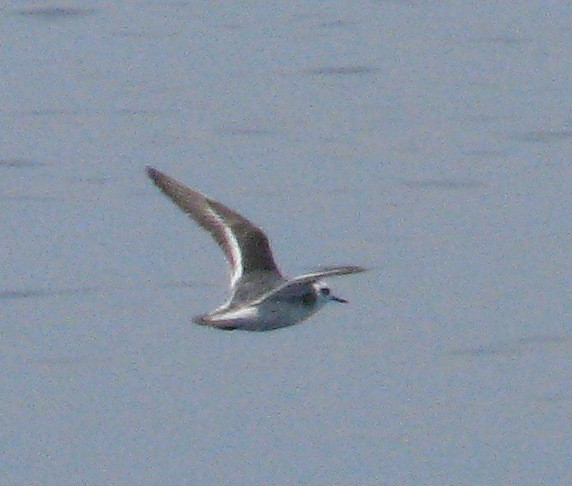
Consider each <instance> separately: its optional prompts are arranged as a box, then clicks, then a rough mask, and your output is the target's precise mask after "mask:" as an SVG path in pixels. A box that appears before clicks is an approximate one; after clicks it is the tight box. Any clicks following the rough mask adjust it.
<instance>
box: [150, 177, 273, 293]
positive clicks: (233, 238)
mask: <svg viewBox="0 0 572 486" xmlns="http://www.w3.org/2000/svg"><path fill="white" fill-rule="evenodd" d="M147 174H148V175H149V177H150V178H151V180H152V181H153V182H154V183H155V185H156V186H157V187H158V188H159V189H161V191H163V193H164V194H166V195H167V196H169V197H170V198H171V200H172V201H173V202H174V203H175V204H176V205H177V206H179V208H181V209H182V210H183V211H184V212H185V213H187V214H188V215H189V216H191V218H193V219H194V220H195V221H196V222H197V223H198V224H199V225H200V226H201V227H202V228H204V229H206V230H207V231H208V232H209V233H210V234H211V236H212V237H213V239H214V240H215V241H216V242H217V243H218V245H219V246H220V247H221V249H222V251H223V253H224V255H225V258H226V260H227V261H228V263H229V264H230V267H231V287H233V288H234V287H235V286H236V284H237V283H238V282H239V280H240V279H241V278H243V277H244V276H247V275H248V274H250V273H252V272H257V271H267V272H271V273H274V274H276V275H277V276H280V272H279V270H278V267H277V266H276V263H275V262H274V258H273V256H272V250H271V249H270V244H269V243H268V238H267V237H266V235H265V234H264V233H263V232H262V230H261V229H260V228H258V227H257V226H256V225H254V224H253V223H252V222H251V221H249V220H248V219H246V218H245V217H244V216H242V215H240V214H238V213H237V212H236V211H233V210H232V209H230V208H228V207H226V206H225V205H224V204H221V203H219V202H217V201H214V200H212V199H210V198H208V197H207V196H205V195H204V194H201V193H200V192H198V191H195V190H193V189H190V188H188V187H187V186H185V185H183V184H181V183H180V182H178V181H176V180H175V179H173V178H172V177H169V176H168V175H166V174H164V173H162V172H160V171H158V170H157V169H154V168H152V167H147Z"/></svg>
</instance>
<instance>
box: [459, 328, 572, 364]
mask: <svg viewBox="0 0 572 486" xmlns="http://www.w3.org/2000/svg"><path fill="white" fill-rule="evenodd" d="M571 341H572V334H565V333H562V334H545V335H543V334H537V335H533V336H526V337H522V338H519V339H515V340H510V341H504V342H500V343H497V344H482V345H477V346H468V347H466V348H461V349H457V350H454V351H451V352H450V353H448V356H451V357H466V356H469V357H471V356H472V357H477V358H479V357H487V356H515V355H521V354H523V353H524V352H526V351H530V350H532V349H535V348H538V347H539V346H546V345H562V344H567V343H569V342H571Z"/></svg>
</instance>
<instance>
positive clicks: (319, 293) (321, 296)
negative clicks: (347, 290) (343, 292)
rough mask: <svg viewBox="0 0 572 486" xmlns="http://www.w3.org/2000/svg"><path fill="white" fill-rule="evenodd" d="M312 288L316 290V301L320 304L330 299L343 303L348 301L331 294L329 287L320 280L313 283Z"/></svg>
mask: <svg viewBox="0 0 572 486" xmlns="http://www.w3.org/2000/svg"><path fill="white" fill-rule="evenodd" d="M314 290H315V291H316V297H317V303H318V304H320V305H324V304H325V303H326V302H330V301H332V300H334V301H336V302H342V303H343V304H347V303H348V301H347V300H346V299H342V298H341V297H336V296H335V295H333V294H332V292H331V290H330V287H328V286H327V285H326V284H325V283H324V282H322V281H320V280H318V281H317V282H315V283H314Z"/></svg>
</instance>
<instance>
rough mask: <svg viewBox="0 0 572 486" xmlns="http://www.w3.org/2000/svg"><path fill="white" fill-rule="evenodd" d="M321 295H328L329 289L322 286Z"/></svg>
mask: <svg viewBox="0 0 572 486" xmlns="http://www.w3.org/2000/svg"><path fill="white" fill-rule="evenodd" d="M321 292H322V295H330V289H329V288H327V287H324V288H322V289H321Z"/></svg>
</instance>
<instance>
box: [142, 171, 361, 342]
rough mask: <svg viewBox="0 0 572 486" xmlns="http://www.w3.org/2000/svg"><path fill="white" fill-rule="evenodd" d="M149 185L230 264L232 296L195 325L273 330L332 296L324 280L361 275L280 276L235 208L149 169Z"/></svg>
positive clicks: (258, 235)
mask: <svg viewBox="0 0 572 486" xmlns="http://www.w3.org/2000/svg"><path fill="white" fill-rule="evenodd" d="M147 173H148V175H149V177H150V178H151V179H152V180H153V182H154V183H155V184H156V185H157V187H159V189H161V190H162V191H163V192H164V193H165V194H166V195H167V196H169V197H170V198H171V199H172V200H173V202H174V203H175V204H177V206H179V207H180V208H181V209H182V210H183V211H184V212H185V213H187V214H188V215H189V216H191V217H192V218H193V219H194V220H195V221H196V222H197V223H198V224H199V225H200V226H202V227H203V228H204V229H206V230H207V231H208V232H209V233H210V234H211V236H212V237H213V238H214V240H215V241H216V242H217V243H218V244H219V246H220V247H221V249H222V250H223V252H224V254H225V257H226V259H227V260H228V262H229V264H230V266H231V290H232V296H231V298H230V300H229V301H228V302H226V303H225V304H223V305H222V306H220V307H219V308H217V309H215V310H214V311H212V312H210V313H208V314H203V315H201V316H197V317H196V318H195V319H194V321H195V322H196V323H197V324H202V325H208V326H212V327H216V328H219V329H226V330H233V329H241V330H245V331H271V330H274V329H279V328H281V327H286V326H291V325H293V324H296V323H298V322H301V321H303V320H305V319H307V318H308V317H310V316H311V315H312V314H314V313H315V312H317V311H318V310H319V309H320V308H322V307H323V306H324V305H325V304H326V303H327V302H329V301H332V300H334V301H338V302H347V301H345V300H344V299H340V298H339V297H335V296H333V295H332V294H331V293H330V290H329V288H328V287H327V286H326V285H325V284H324V283H323V282H322V281H321V280H320V279H321V278H322V277H328V276H336V275H348V274H351V273H358V272H363V271H364V270H365V269H364V268H362V267H358V266H344V267H331V268H324V269H321V270H316V271H315V272H311V273H308V274H305V275H301V276H300V277H296V278H293V279H286V278H284V277H283V276H282V274H281V273H280V271H279V270H278V267H277V266H276V263H275V262H274V258H273V256H272V250H271V249H270V244H269V243H268V238H267V237H266V235H265V234H264V233H263V232H262V230H261V229H260V228H258V227H257V226H256V225H254V224H253V223H252V222H250V221H249V220H248V219H246V218H245V217H243V216H241V215H240V214H238V213H237V212H235V211H234V210H232V209H230V208H228V207H226V206H224V205H223V204H221V203H219V202H217V201H214V200H212V199H210V198H208V197H207V196H205V195H203V194H201V193H200V192H198V191H195V190H193V189H190V188H188V187H186V186H184V185H183V184H181V183H179V182H177V181H176V180H175V179H173V178H171V177H169V176H167V175H165V174H163V173H162V172H160V171H158V170H156V169H153V168H151V167H148V168H147Z"/></svg>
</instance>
